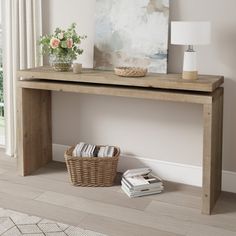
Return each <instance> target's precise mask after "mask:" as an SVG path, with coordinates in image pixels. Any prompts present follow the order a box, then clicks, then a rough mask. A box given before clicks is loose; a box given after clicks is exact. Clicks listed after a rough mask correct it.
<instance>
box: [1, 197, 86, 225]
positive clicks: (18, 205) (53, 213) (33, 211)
mask: <svg viewBox="0 0 236 236" xmlns="http://www.w3.org/2000/svg"><path fill="white" fill-rule="evenodd" d="M0 206H1V208H6V209H10V210H15V211H19V212H23V213H26V214H29V215H33V216H38V217H41V218H46V219H49V220H54V221H57V222H62V223H66V224H70V225H74V226H77V225H78V224H79V222H80V221H81V220H82V219H83V218H84V217H85V216H86V215H87V214H86V213H85V212H82V211H78V210H73V209H68V208H65V207H61V206H56V205H53V204H48V203H44V202H39V201H35V200H31V199H27V198H23V197H19V196H16V195H15V196H14V195H10V194H6V193H1V194H0Z"/></svg>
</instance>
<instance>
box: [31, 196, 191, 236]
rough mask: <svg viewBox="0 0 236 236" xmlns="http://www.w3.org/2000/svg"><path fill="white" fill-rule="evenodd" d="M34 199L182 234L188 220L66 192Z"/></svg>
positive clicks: (185, 229)
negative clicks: (153, 213) (73, 195)
mask: <svg viewBox="0 0 236 236" xmlns="http://www.w3.org/2000/svg"><path fill="white" fill-rule="evenodd" d="M35 200H38V201H40V202H46V203H49V204H54V205H57V206H62V207H67V208H69V209H76V210H79V211H83V212H86V213H90V214H95V215H98V217H99V216H105V217H110V218H112V219H116V220H120V221H124V222H127V223H131V224H138V225H142V226H145V227H151V228H155V229H158V230H162V231H167V232H172V233H177V234H183V235H185V233H186V232H187V228H188V222H184V221H181V220H177V219H174V218H173V217H169V216H165V215H160V216H158V217H155V216H152V215H150V214H147V213H145V212H143V211H139V210H135V209H130V208H125V207H119V206H115V205H111V204H104V203H101V202H97V201H92V200H88V199H84V198H79V197H72V196H70V195H66V194H58V193H55V192H45V193H43V194H42V195H40V196H39V197H37V198H36V199H35Z"/></svg>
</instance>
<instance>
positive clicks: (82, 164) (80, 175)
mask: <svg viewBox="0 0 236 236" xmlns="http://www.w3.org/2000/svg"><path fill="white" fill-rule="evenodd" d="M73 150H74V147H71V148H69V149H68V150H67V151H66V152H65V161H66V166H67V170H68V172H69V175H70V180H71V183H72V184H73V185H74V186H83V187H108V186H112V185H113V182H114V179H115V177H116V170H117V163H118V159H119V155H120V149H119V148H117V147H115V156H114V157H73V156H72V152H73Z"/></svg>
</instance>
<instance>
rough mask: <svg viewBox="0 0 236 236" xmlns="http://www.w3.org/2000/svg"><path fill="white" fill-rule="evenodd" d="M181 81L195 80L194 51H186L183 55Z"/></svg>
mask: <svg viewBox="0 0 236 236" xmlns="http://www.w3.org/2000/svg"><path fill="white" fill-rule="evenodd" d="M182 78H183V79H186V80H196V79H197V78H198V73H197V53H196V52H195V51H186V52H185V53H184V66H183V75H182Z"/></svg>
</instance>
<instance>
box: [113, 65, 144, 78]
mask: <svg viewBox="0 0 236 236" xmlns="http://www.w3.org/2000/svg"><path fill="white" fill-rule="evenodd" d="M114 70H115V74H116V75H119V76H123V77H144V76H145V75H146V74H147V68H141V67H116V68H115V69H114Z"/></svg>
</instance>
